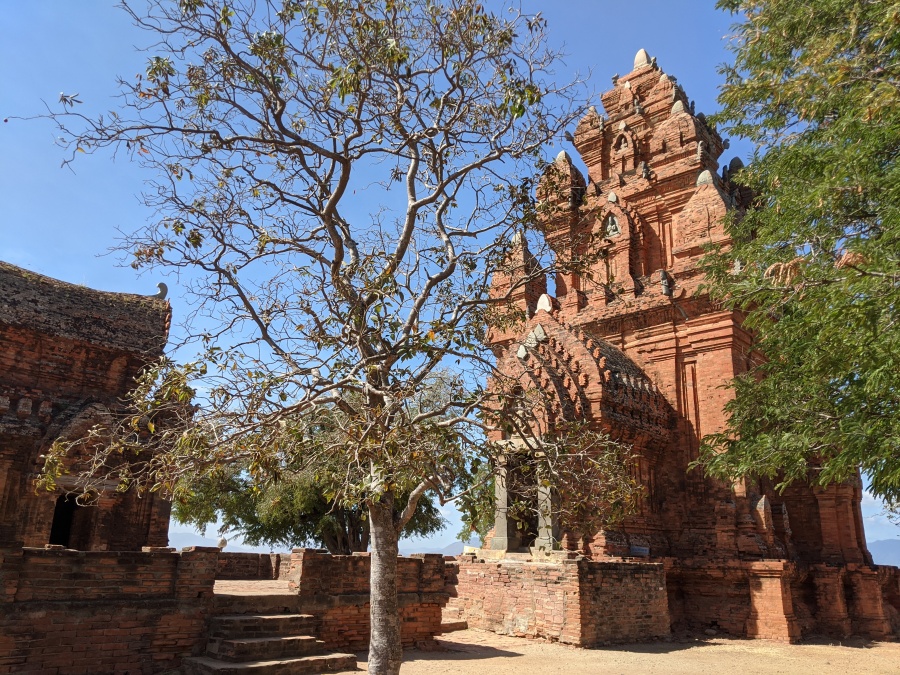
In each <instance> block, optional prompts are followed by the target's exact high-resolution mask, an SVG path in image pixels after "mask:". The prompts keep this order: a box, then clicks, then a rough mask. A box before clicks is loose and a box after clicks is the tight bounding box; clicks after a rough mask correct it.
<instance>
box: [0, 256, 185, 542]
mask: <svg viewBox="0 0 900 675" xmlns="http://www.w3.org/2000/svg"><path fill="white" fill-rule="evenodd" d="M0 292H2V296H3V299H2V301H0V548H4V547H11V546H45V545H48V544H50V545H57V546H63V547H65V548H71V549H80V550H95V551H96V550H110V551H128V550H131V551H134V550H140V549H141V547H142V546H166V545H167V543H168V529H169V509H170V505H169V503H168V502H167V501H165V500H163V499H161V498H160V497H158V496H157V495H156V494H155V493H154V494H151V495H145V496H144V497H143V498H138V496H137V495H136V494H135V493H132V492H129V493H124V494H123V493H119V492H116V489H115V488H116V485H115V483H113V484H111V485H110V486H109V488H110V489H109V491H107V492H104V493H103V494H101V495H99V501H98V503H97V504H96V505H95V506H93V507H84V506H80V505H79V504H78V503H77V502H76V499H75V497H76V493H77V494H80V491H77V490H76V485H75V483H74V479H73V477H71V476H62V477H61V478H60V480H59V481H58V486H59V487H58V489H57V491H56V492H52V493H51V492H46V491H43V492H40V491H39V492H36V491H35V487H34V481H35V479H36V478H37V476H38V474H39V473H40V471H41V469H42V467H43V465H44V462H43V459H42V457H41V456H42V455H43V454H44V452H46V451H47V450H48V449H49V447H50V445H52V443H53V442H54V441H55V440H56V439H58V438H69V439H77V438H79V437H81V436H83V435H84V434H85V433H86V432H87V431H88V430H89V429H90V428H91V427H92V426H94V424H96V423H98V422H101V421H102V420H104V419H105V418H108V417H109V415H110V413H111V412H113V411H117V410H119V409H121V408H122V403H123V401H122V399H123V397H124V396H125V395H126V394H127V393H128V391H130V390H131V389H132V388H133V387H134V378H135V376H136V375H137V374H138V373H139V372H140V371H141V369H142V368H143V367H144V366H145V365H146V364H147V363H148V362H150V361H152V360H155V359H156V358H158V357H159V356H160V355H162V351H163V347H164V346H165V344H166V337H167V335H168V328H169V321H170V318H171V311H170V309H169V305H168V303H167V302H165V301H164V300H160V299H157V298H154V297H147V296H141V295H133V294H127V293H105V292H102V291H95V290H91V289H89V288H85V287H83V286H77V285H74V284H67V283H64V282H61V281H57V280H55V279H50V278H49V277H45V276H42V275H40V274H35V273H33V272H29V271H27V270H23V269H21V268H19V267H15V266H13V265H9V264H7V263H3V262H0Z"/></svg>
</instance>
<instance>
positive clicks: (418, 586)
mask: <svg viewBox="0 0 900 675" xmlns="http://www.w3.org/2000/svg"><path fill="white" fill-rule="evenodd" d="M369 569H370V559H369V556H368V555H349V556H347V555H330V554H328V553H323V552H321V551H317V550H312V549H294V552H293V554H292V555H291V561H290V571H289V573H288V576H287V578H288V579H290V581H291V584H292V587H294V588H297V590H298V593H299V598H300V603H299V607H300V611H301V612H304V613H309V614H315V615H316V616H317V617H318V618H319V626H320V628H319V635H318V637H319V639H321V640H324V642H325V644H326V646H327V647H328V648H340V649H349V650H360V649H366V648H367V647H368V643H369ZM397 591H398V601H399V604H400V619H401V636H402V640H403V645H404V646H405V647H411V646H413V645H415V644H417V643H421V642H423V641H428V640H431V639H433V638H434V636H435V635H436V634H437V633H439V632H440V626H441V607H442V606H443V605H444V604H446V601H447V593H446V591H445V589H444V559H443V556H441V555H436V554H420V555H414V556H411V557H409V558H398V560H397Z"/></svg>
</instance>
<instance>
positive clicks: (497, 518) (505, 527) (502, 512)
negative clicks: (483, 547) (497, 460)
mask: <svg viewBox="0 0 900 675" xmlns="http://www.w3.org/2000/svg"><path fill="white" fill-rule="evenodd" d="M507 479H508V467H507V464H506V462H505V460H502V464H501V466H500V468H499V470H498V471H497V476H496V477H495V478H494V537H493V538H492V539H491V550H494V551H511V550H513V549H514V548H516V545H517V542H516V541H510V536H509V515H508V513H509V489H508V487H507Z"/></svg>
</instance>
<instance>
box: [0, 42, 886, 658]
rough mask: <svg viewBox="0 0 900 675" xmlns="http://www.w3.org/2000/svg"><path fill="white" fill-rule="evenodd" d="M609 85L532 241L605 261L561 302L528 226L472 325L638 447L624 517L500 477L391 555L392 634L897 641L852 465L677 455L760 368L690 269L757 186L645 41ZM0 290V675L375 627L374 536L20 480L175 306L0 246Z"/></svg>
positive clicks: (710, 428)
mask: <svg viewBox="0 0 900 675" xmlns="http://www.w3.org/2000/svg"><path fill="white" fill-rule="evenodd" d="M613 84H614V86H613V88H612V89H611V90H609V91H607V92H606V93H604V94H603V95H602V96H601V103H602V106H603V108H604V110H605V113H606V114H605V115H601V114H600V112H598V111H596V110H595V109H593V108H591V109H590V110H589V112H588V114H587V115H586V116H585V117H584V119H582V120H581V122H580V123H579V125H578V127H577V129H576V130H575V133H574V146H575V149H576V150H577V152H578V154H579V155H580V159H581V162H583V165H584V166H586V169H587V175H586V176H585V174H584V173H582V171H581V170H580V169H579V168H578V166H576V162H574V161H573V160H572V158H571V157H570V156H569V155H567V154H566V153H561V154H560V155H559V157H557V159H556V161H555V162H554V163H553V164H552V165H551V167H550V168H549V169H548V171H547V173H546V174H545V176H544V178H543V179H542V181H541V184H540V186H539V189H538V199H539V200H540V201H541V202H542V203H543V207H542V210H543V212H544V213H546V214H547V215H546V216H545V217H544V221H543V230H544V233H545V236H546V241H547V243H548V245H549V246H550V247H551V248H552V249H553V251H554V252H555V254H556V255H557V256H558V257H559V258H560V259H563V260H568V259H570V258H573V257H579V258H581V257H585V254H592V255H588V256H586V257H587V259H591V260H593V261H594V262H593V263H592V264H591V267H590V268H589V269H583V268H582V269H581V272H580V273H569V274H565V275H560V276H559V277H557V278H556V279H555V282H556V288H555V291H554V294H553V295H551V294H549V293H548V283H547V279H543V278H540V277H537V276H535V275H532V274H531V273H532V272H533V271H534V270H535V269H536V267H535V264H536V263H535V260H534V258H533V256H532V254H531V253H530V252H529V251H528V248H527V246H526V244H525V240H524V238H519V239H518V240H517V241H516V242H515V245H514V246H513V249H514V251H513V256H514V264H513V266H512V267H513V269H511V270H510V272H509V273H508V274H506V275H498V276H497V277H495V279H494V286H493V292H494V293H496V294H498V295H499V294H505V293H506V292H507V291H508V290H509V289H510V287H511V285H510V282H511V280H512V279H513V278H515V277H516V276H517V275H522V274H525V273H526V272H528V273H529V276H535V278H534V279H533V280H531V281H529V283H527V284H525V285H524V286H522V287H520V288H516V289H515V290H514V291H513V292H512V293H511V295H510V297H511V300H512V303H513V304H514V305H515V306H516V308H517V309H518V310H519V312H520V313H521V315H523V316H525V317H526V320H525V321H524V322H520V323H518V324H517V325H512V326H509V327H505V328H503V329H500V328H497V327H494V328H492V329H491V331H490V337H489V339H490V341H491V344H492V347H493V348H494V351H495V353H496V355H497V358H498V363H499V365H500V367H501V368H502V369H503V371H504V372H505V373H506V374H507V375H508V376H509V377H510V378H511V379H513V380H514V381H517V382H518V383H519V385H520V386H521V387H522V388H523V389H526V390H531V389H538V388H539V389H540V390H542V391H544V392H548V393H549V395H550V401H551V402H550V404H549V405H548V406H547V409H546V410H545V411H543V414H542V415H540V418H541V419H542V420H543V424H544V425H545V430H546V428H549V427H550V426H551V425H552V424H553V423H554V422H556V421H564V420H584V421H587V422H588V423H589V424H591V425H593V426H594V427H596V428H598V429H603V430H606V431H607V432H609V433H610V434H611V435H613V436H615V437H616V438H619V439H622V440H624V441H627V442H628V443H630V444H631V445H633V446H634V449H635V452H636V454H637V455H638V461H637V464H636V466H635V471H636V475H637V476H638V477H639V479H640V482H641V484H642V485H643V487H644V492H643V498H642V501H641V503H640V507H639V510H638V512H637V513H635V514H633V515H631V516H629V517H628V518H627V519H626V520H625V521H624V523H622V524H621V526H618V527H616V528H614V529H610V530H600V531H591V530H587V531H576V530H574V529H571V528H570V529H568V530H566V529H562V528H561V527H560V526H559V524H558V523H557V522H556V521H555V519H554V517H553V511H552V508H544V507H547V506H550V507H552V500H553V499H554V494H553V492H554V491H555V492H556V495H557V496H560V495H563V494H564V490H565V486H554V488H553V490H551V491H544V493H543V497H538V499H539V500H540V499H546V500H549V501H548V503H547V504H538V505H537V507H539V508H537V509H536V511H537V512H538V513H540V514H541V516H540V517H539V518H538V519H537V521H536V522H535V523H534V527H533V528H526V529H525V530H522V529H520V528H519V527H517V526H515V524H513V523H511V522H510V520H509V518H508V514H507V506H508V499H509V495H508V494H507V492H506V490H505V485H506V484H507V481H508V480H509V479H511V478H513V476H511V475H505V476H501V477H500V479H499V480H497V481H496V484H497V508H496V522H495V527H494V531H493V533H492V535H491V536H490V537H489V538H488V541H486V542H485V546H484V547H483V548H481V549H477V550H475V551H474V552H470V553H469V554H467V555H463V556H460V557H459V558H458V559H456V560H453V559H450V560H444V559H443V558H442V557H441V556H439V555H424V554H423V555H418V556H412V557H411V558H404V559H401V561H399V564H398V566H399V572H398V576H399V579H398V587H399V604H400V612H401V617H402V622H401V623H402V640H403V643H404V645H405V646H413V645H421V644H423V643H424V644H426V645H428V644H432V643H431V641H432V639H433V637H434V636H435V635H436V634H440V633H441V632H447V631H449V630H453V629H455V628H459V627H462V626H465V625H468V626H470V627H475V628H484V629H487V630H492V631H496V632H498V633H504V634H510V635H519V636H528V637H537V638H543V639H548V640H554V641H560V642H565V643H568V644H573V645H578V646H585V647H592V646H599V645H603V644H608V643H615V642H636V641H642V640H650V639H655V638H662V637H666V636H668V635H669V634H670V633H671V631H672V630H681V629H688V630H693V631H696V630H706V631H707V632H711V633H716V634H718V633H725V634H729V635H733V636H746V637H761V638H770V639H777V640H786V641H796V640H798V639H800V638H802V637H804V636H809V635H830V636H839V637H843V636H846V635H850V634H858V635H862V636H865V637H868V638H873V639H894V638H896V637H897V636H898V634H900V570H898V568H895V567H885V566H875V565H873V564H872V559H871V556H870V555H869V552H868V551H867V549H866V544H865V536H864V532H863V526H862V516H861V511H860V499H861V485H860V483H859V481H858V480H857V481H852V482H850V483H847V484H842V485H833V486H830V487H828V488H827V489H822V488H818V487H812V486H807V485H794V486H792V487H791V488H789V489H788V490H787V491H785V492H784V493H783V494H779V493H777V492H776V491H774V489H773V486H772V485H771V484H770V483H769V482H767V481H764V480H756V479H749V478H748V479H744V480H741V481H738V482H737V483H735V484H725V483H722V482H719V481H715V480H712V479H708V478H705V477H704V476H703V475H702V473H700V472H698V471H688V470H687V469H688V466H689V464H690V463H691V462H692V461H693V460H695V459H696V458H697V455H698V448H699V444H700V439H701V438H702V437H703V436H704V435H706V434H709V433H714V432H716V431H720V430H722V429H723V428H724V426H725V412H724V406H725V404H726V402H727V401H728V396H730V392H729V390H728V389H726V388H723V385H725V384H727V383H728V382H729V381H730V380H731V379H732V378H733V377H734V376H735V375H738V374H740V373H742V372H745V371H746V370H747V368H748V367H749V361H748V360H749V358H750V355H749V349H750V344H751V339H750V335H749V334H748V333H747V331H746V330H744V328H743V327H742V325H741V316H740V315H738V314H735V313H732V312H727V311H723V310H722V309H721V308H719V307H717V306H716V305H715V304H714V303H711V302H710V300H709V298H708V297H707V296H706V295H704V293H703V292H702V290H701V287H700V286H701V284H702V282H703V276H702V274H701V272H700V270H699V266H698V264H699V261H700V258H701V257H702V255H703V253H704V248H705V247H706V246H707V245H708V244H716V243H719V244H726V245H727V243H728V236H727V233H726V231H725V229H724V227H723V218H724V217H725V216H726V214H728V213H729V211H733V210H737V211H738V212H739V211H740V210H741V209H743V208H745V207H746V204H747V201H748V199H749V196H748V195H746V194H744V193H742V192H741V191H740V190H739V189H737V188H736V187H735V186H734V185H732V183H731V181H730V180H729V172H730V171H733V170H734V169H735V168H737V167H738V166H739V162H738V161H737V160H732V161H731V162H730V163H729V164H728V165H727V166H724V167H721V168H720V166H719V158H720V157H721V156H722V153H723V152H724V151H725V149H726V148H727V145H726V143H725V142H724V141H723V139H722V138H721V137H720V136H719V135H718V134H717V133H716V131H715V130H714V129H712V128H711V127H710V125H708V124H707V123H706V121H705V119H704V117H703V115H702V114H699V113H696V112H695V111H694V110H693V105H692V104H691V103H690V101H689V100H688V98H687V96H686V95H685V93H684V91H683V90H682V89H681V88H680V87H679V86H678V84H677V82H676V80H675V78H673V77H671V76H668V75H666V74H665V73H663V72H662V71H661V70H660V69H659V67H658V66H657V65H656V63H655V60H653V59H651V58H649V57H648V55H647V53H646V52H644V51H643V50H641V51H640V52H638V54H637V56H636V58H635V61H634V69H633V70H632V72H630V73H629V74H627V75H625V76H624V77H617V78H615V79H614V82H613ZM579 164H580V163H579ZM0 295H2V301H0V675H4V674H6V673H10V674H11V673H48V672H54V673H60V674H63V673H122V672H134V673H137V672H141V673H156V672H164V671H169V672H171V671H172V670H173V669H176V668H178V669H180V670H181V672H183V673H185V674H186V675H187V674H190V673H215V672H219V673H221V672H248V671H252V672H257V673H270V674H274V673H284V672H323V671H327V670H335V669H345V668H352V667H353V664H354V663H355V657H354V656H353V655H352V654H348V653H342V652H341V651H339V650H343V651H345V652H346V651H355V650H359V649H363V648H365V647H366V646H367V644H368V631H369V603H368V579H369V558H368V556H366V555H355V556H331V555H327V554H324V553H323V552H321V551H315V550H308V549H295V550H294V551H293V553H292V554H289V555H285V554H280V555H279V554H272V555H269V554H253V553H226V552H224V551H220V550H219V549H217V548H203V547H189V548H186V549H184V550H183V551H181V552H177V551H175V550H174V549H171V548H167V547H166V545H167V541H168V540H167V528H168V519H169V504H168V503H167V502H166V501H164V500H161V499H160V498H158V497H157V496H155V495H153V494H151V495H144V496H143V497H139V496H138V495H136V494H134V493H131V492H125V493H119V492H116V490H115V485H113V484H110V485H109V490H108V491H105V492H103V493H102V494H100V495H98V499H97V500H96V501H95V503H94V504H93V505H91V506H86V507H83V506H80V505H79V504H78V503H76V502H75V501H74V500H73V496H74V491H75V489H76V487H77V486H76V485H75V483H74V482H71V481H70V480H67V479H66V478H65V477H63V479H62V480H60V481H59V482H58V483H59V487H58V489H57V491H56V492H39V493H36V492H35V490H34V479H35V478H36V477H37V475H38V473H39V471H40V469H41V467H42V465H43V462H42V459H41V455H42V454H44V452H45V451H46V449H47V448H49V447H50V445H51V444H52V443H53V442H54V441H55V440H56V439H57V438H77V437H79V436H81V435H83V434H85V433H86V432H87V430H88V429H89V428H90V427H91V426H92V425H93V424H95V423H96V422H98V421H100V422H102V421H104V420H106V419H109V417H110V415H111V414H115V413H116V412H117V411H120V410H121V409H122V405H123V400H122V399H123V397H124V396H125V394H126V393H127V392H128V390H129V389H130V388H131V387H132V385H133V379H134V377H135V376H136V375H137V374H138V373H139V372H140V370H141V369H142V368H143V367H144V366H145V365H146V364H147V363H149V362H151V361H152V360H154V359H156V358H158V357H159V356H160V355H161V354H162V351H163V349H164V347H165V343H166V336H167V333H168V326H169V321H170V317H171V311H170V308H169V306H168V303H166V302H165V301H164V300H163V299H161V298H158V297H147V296H138V295H131V294H119V293H104V292H100V291H94V290H90V289H87V288H84V287H81V286H75V285H71V284H66V283H63V282H59V281H56V280H53V279H49V278H47V277H44V276H41V275H38V274H34V273H31V272H28V271H26V270H22V269H20V268H17V267H14V266H12V265H8V264H5V263H0ZM497 440H503V439H497ZM506 440H508V441H512V442H513V443H514V442H515V439H514V438H510V439H506ZM508 466H509V471H514V470H515V467H514V463H510V464H508ZM73 468H74V467H73ZM229 584H232V585H231V586H229ZM234 584H237V585H236V586H235V585H234ZM229 589H231V590H229ZM248 589H249V590H248ZM252 589H257V590H256V591H253V590H252ZM248 636H249V637H248Z"/></svg>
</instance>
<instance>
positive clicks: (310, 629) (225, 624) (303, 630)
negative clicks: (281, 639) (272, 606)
mask: <svg viewBox="0 0 900 675" xmlns="http://www.w3.org/2000/svg"><path fill="white" fill-rule="evenodd" d="M317 623H318V621H317V619H316V617H314V616H312V615H311V614H222V615H219V616H214V617H212V618H211V619H210V622H209V633H208V634H209V637H211V638H233V639H238V640H241V639H247V638H260V637H270V636H278V635H308V634H310V633H315V632H316V626H317Z"/></svg>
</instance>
